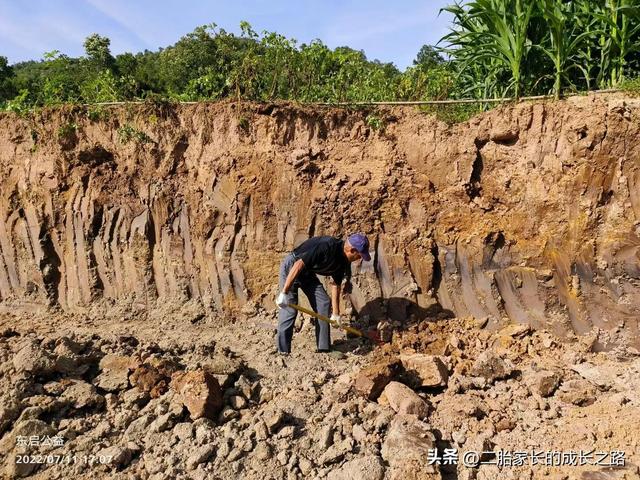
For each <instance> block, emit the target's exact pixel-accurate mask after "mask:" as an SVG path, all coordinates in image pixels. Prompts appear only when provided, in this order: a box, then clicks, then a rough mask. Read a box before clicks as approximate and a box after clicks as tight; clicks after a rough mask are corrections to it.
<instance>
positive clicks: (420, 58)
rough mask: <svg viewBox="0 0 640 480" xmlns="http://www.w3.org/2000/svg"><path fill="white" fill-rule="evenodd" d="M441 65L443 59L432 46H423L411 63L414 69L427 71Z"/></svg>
mask: <svg viewBox="0 0 640 480" xmlns="http://www.w3.org/2000/svg"><path fill="white" fill-rule="evenodd" d="M443 63H444V58H443V57H442V55H440V52H438V49H437V48H436V47H434V46H432V45H423V46H422V48H420V51H418V55H416V58H415V60H414V61H413V64H414V65H415V66H416V67H420V68H422V69H424V70H429V69H431V68H433V67H436V66H438V65H441V64H443Z"/></svg>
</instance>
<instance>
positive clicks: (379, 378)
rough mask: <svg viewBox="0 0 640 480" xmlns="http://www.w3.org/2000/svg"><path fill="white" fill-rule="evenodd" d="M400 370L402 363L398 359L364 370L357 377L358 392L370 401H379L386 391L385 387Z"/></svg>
mask: <svg viewBox="0 0 640 480" xmlns="http://www.w3.org/2000/svg"><path fill="white" fill-rule="evenodd" d="M399 368H400V362H399V361H398V360H397V359H392V360H387V361H385V362H382V363H377V364H375V365H371V366H370V367H366V368H363V369H362V370H360V372H359V373H358V376H357V377H356V381H355V387H356V390H357V391H358V393H360V394H361V395H362V396H364V397H365V398H367V399H369V400H375V399H377V398H378V397H379V396H380V394H381V393H382V391H383V390H384V387H386V386H387V384H388V383H389V382H390V381H391V380H392V379H393V377H394V376H395V375H396V374H397V373H398V371H399Z"/></svg>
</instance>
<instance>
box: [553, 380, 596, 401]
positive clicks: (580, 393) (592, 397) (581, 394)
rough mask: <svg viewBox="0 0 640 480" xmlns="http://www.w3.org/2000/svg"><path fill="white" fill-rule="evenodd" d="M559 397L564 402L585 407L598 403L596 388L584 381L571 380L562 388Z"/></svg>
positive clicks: (563, 384)
mask: <svg viewBox="0 0 640 480" xmlns="http://www.w3.org/2000/svg"><path fill="white" fill-rule="evenodd" d="M558 397H559V398H560V400H562V401H563V402H566V403H572V404H574V405H578V406H581V407H584V406H587V405H591V404H592V403H593V402H595V401H596V388H595V387H594V386H593V385H592V384H591V383H590V382H588V381H586V380H583V379H579V380H569V381H566V382H563V383H562V385H561V386H560V393H559V394H558Z"/></svg>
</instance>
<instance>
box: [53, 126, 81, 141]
mask: <svg viewBox="0 0 640 480" xmlns="http://www.w3.org/2000/svg"><path fill="white" fill-rule="evenodd" d="M77 130H78V125H77V124H76V123H75V122H67V123H65V124H64V125H61V126H60V128H58V138H60V139H65V138H69V137H71V136H72V135H75V133H76V131H77Z"/></svg>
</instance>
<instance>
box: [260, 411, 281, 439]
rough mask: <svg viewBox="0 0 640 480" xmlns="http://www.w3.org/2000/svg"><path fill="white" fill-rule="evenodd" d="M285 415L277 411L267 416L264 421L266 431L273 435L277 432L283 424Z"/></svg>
mask: <svg viewBox="0 0 640 480" xmlns="http://www.w3.org/2000/svg"><path fill="white" fill-rule="evenodd" d="M284 420H285V413H284V412H283V411H282V410H280V409H278V410H276V411H275V412H273V413H272V414H271V415H268V416H266V417H265V419H264V423H265V424H266V425H267V429H268V430H269V433H270V434H272V435H273V434H274V433H276V432H277V431H278V429H279V428H280V426H281V425H282V424H283V423H284Z"/></svg>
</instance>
